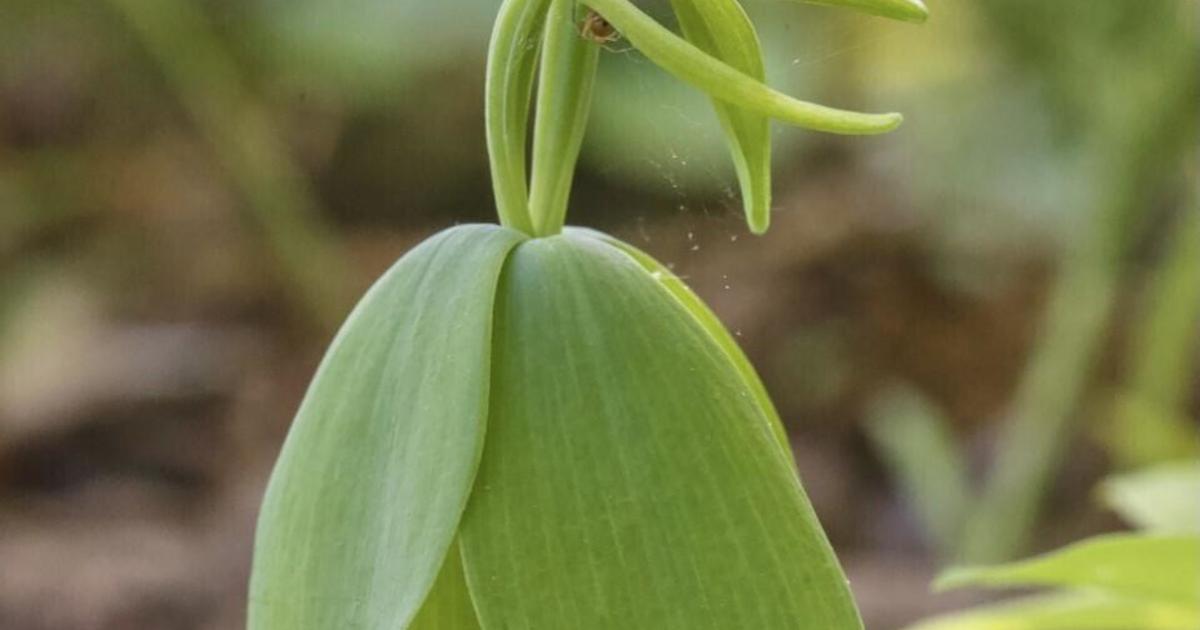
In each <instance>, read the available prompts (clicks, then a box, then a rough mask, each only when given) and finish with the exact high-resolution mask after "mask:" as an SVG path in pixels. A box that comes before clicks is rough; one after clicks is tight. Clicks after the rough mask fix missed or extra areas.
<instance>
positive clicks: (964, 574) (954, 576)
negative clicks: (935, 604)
mask: <svg viewBox="0 0 1200 630" xmlns="http://www.w3.org/2000/svg"><path fill="white" fill-rule="evenodd" d="M978 573H979V571H978V570H977V569H975V568H972V567H951V568H949V569H946V570H945V571H942V573H941V574H940V575H938V576H937V578H935V579H934V580H933V584H932V585H931V586H932V588H933V592H935V593H944V592H946V591H951V590H954V589H956V588H962V587H964V586H970V585H971V584H972V583H974V582H975V579H976V577H977V574H978Z"/></svg>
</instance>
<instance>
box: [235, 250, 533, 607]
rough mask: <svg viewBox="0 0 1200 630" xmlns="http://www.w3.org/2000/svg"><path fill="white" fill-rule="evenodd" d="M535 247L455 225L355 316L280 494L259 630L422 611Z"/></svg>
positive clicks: (323, 375) (451, 532)
mask: <svg viewBox="0 0 1200 630" xmlns="http://www.w3.org/2000/svg"><path fill="white" fill-rule="evenodd" d="M522 238H523V237H522V236H521V235H520V234H518V233H517V232H515V231H513V230H508V229H504V228H499V227H495V226H463V227H458V228H454V229H451V230H447V231H445V232H442V233H441V234H439V235H436V236H434V237H432V238H430V239H429V240H427V241H425V242H424V243H422V244H421V245H420V246H418V247H417V248H416V249H414V250H412V251H411V252H409V253H408V254H407V255H405V256H404V257H403V258H401V259H400V261H399V262H398V263H396V265H395V266H393V267H392V269H391V270H390V271H388V273H387V274H385V275H384V276H383V278H381V279H380V280H379V281H378V282H377V283H376V284H375V286H374V287H373V288H372V289H371V291H370V292H368V293H367V295H366V297H364V298H363V300H362V302H361V303H360V304H359V306H358V307H357V308H356V309H355V310H354V313H353V314H351V316H350V318H349V319H348V320H347V322H346V324H345V325H344V326H343V328H342V330H341V332H339V333H338V336H337V338H336V339H335V340H334V342H333V345H332V346H331V348H330V350H329V353H328V354H327V355H326V357H325V360H324V361H323V363H322V364H321V367H320V368H319V369H318V371H317V375H316V376H315V378H314V379H313V383H312V385H311V386H310V387H309V391H308V394H307V395H306V396H305V399H304V402H303V403H302V405H301V407H300V411H299V413H298V414H297V417H296V421H295V424H294V425H293V426H292V429H291V431H290V433H289V435H288V439H287V442H286V443H285V445H284V448H283V452H282V453H281V455H280V457H279V461H278V463H277V465H276V468H275V472H274V474H273V475H272V478H271V483H270V486H269V488H268V490H267V495H266V499H265V501H264V504H263V508H262V513H261V516H260V518H259V527H258V533H257V540H256V544H255V558H254V571H253V578H252V580H251V595H250V607H249V628H251V629H252V630H304V629H313V630H327V629H329V628H357V629H363V630H393V629H395V628H404V627H405V626H406V625H407V623H408V621H409V620H411V619H412V618H413V616H414V615H416V614H417V611H418V609H419V608H420V607H421V605H422V603H423V602H424V600H425V598H426V594H427V593H428V592H429V591H430V589H431V588H432V586H433V583H434V580H435V578H436V577H437V575H438V572H439V569H440V568H441V567H442V566H443V560H444V559H445V558H446V557H447V552H448V550H449V549H450V547H451V543H452V542H453V541H454V538H455V533H456V530H457V527H458V524H459V518H460V515H461V513H462V510H463V507H464V506H465V505H466V501H467V497H468V495H469V493H470V489H471V485H472V482H473V480H474V477H475V470H476V467H477V465H478V459H479V456H480V453H481V451H482V449H483V436H484V425H485V421H486V415H487V411H488V387H489V374H490V363H491V339H492V333H491V331H492V305H493V298H494V296H495V292H496V286H497V282H498V279H499V276H500V270H501V268H502V266H503V261H504V259H505V256H506V255H507V254H508V252H509V251H510V250H512V248H513V247H514V246H516V244H517V243H519V242H520V241H521V240H522Z"/></svg>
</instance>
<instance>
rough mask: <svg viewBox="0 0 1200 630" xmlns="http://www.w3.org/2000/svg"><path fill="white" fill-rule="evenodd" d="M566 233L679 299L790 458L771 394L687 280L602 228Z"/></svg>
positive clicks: (788, 447)
mask: <svg viewBox="0 0 1200 630" xmlns="http://www.w3.org/2000/svg"><path fill="white" fill-rule="evenodd" d="M568 233H570V234H576V235H579V236H582V237H590V238H594V239H598V240H601V241H604V242H605V243H608V244H609V245H611V246H613V247H615V248H617V249H619V250H621V251H623V252H625V253H626V254H627V255H629V257H630V258H632V259H633V260H634V261H635V262H636V263H637V264H639V265H641V267H642V269H645V270H646V272H647V273H649V274H650V277H651V278H652V279H653V280H654V281H656V282H658V283H659V284H661V285H662V287H663V288H664V289H666V290H667V291H668V292H669V293H670V294H671V296H672V297H674V298H675V299H676V301H678V302H679V304H680V306H683V308H684V309H685V310H686V311H687V312H688V313H689V314H690V315H691V316H692V318H693V319H695V321H696V323H697V324H699V325H700V327H701V328H703V329H704V330H705V331H706V332H707V333H708V334H709V336H710V337H712V340H713V341H714V342H716V343H717V345H718V346H720V347H721V349H722V350H724V351H725V354H726V356H728V357H729V360H730V361H733V363H734V365H735V366H737V369H738V372H739V373H740V374H741V376H742V380H743V381H744V382H745V385H746V387H747V388H749V389H750V391H751V392H752V393H753V394H754V398H755V400H757V401H758V405H759V407H760V408H761V409H762V410H763V414H764V415H765V416H766V418H767V421H768V423H769V424H770V426H771V431H772V432H773V433H774V434H775V440H776V441H777V442H778V443H779V447H780V448H781V449H783V453H784V456H785V457H786V458H787V460H788V461H789V462H793V458H792V446H791V444H790V443H788V436H787V430H786V429H785V428H784V426H783V420H781V419H780V418H779V412H778V411H776V410H775V404H774V403H773V402H771V397H770V396H769V395H768V394H767V388H766V387H765V386H763V383H762V379H760V378H758V372H756V371H755V370H754V366H753V365H752V364H751V363H750V359H748V358H746V353H744V352H742V348H741V346H739V345H738V343H737V341H735V340H734V338H733V335H730V334H729V331H728V330H726V329H725V325H724V324H722V323H721V319H720V318H719V317H717V315H716V314H715V313H713V312H712V310H711V309H709V308H708V305H707V304H705V303H704V300H701V299H700V297H699V296H698V295H696V294H695V293H693V292H692V290H691V289H690V288H688V285H687V283H685V282H684V281H683V280H681V279H680V278H679V276H677V275H675V272H674V271H671V270H670V269H667V268H666V267H665V266H663V265H662V264H661V263H659V262H658V261H657V260H655V259H654V258H653V257H652V256H650V255H649V254H647V253H646V252H643V251H642V250H640V249H638V248H636V247H634V246H633V245H630V244H629V243H626V242H624V241H622V240H619V239H616V238H613V237H611V236H609V235H608V234H605V233H603V232H599V231H596V230H590V229H586V228H568Z"/></svg>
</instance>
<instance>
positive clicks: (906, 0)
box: [895, 0, 929, 24]
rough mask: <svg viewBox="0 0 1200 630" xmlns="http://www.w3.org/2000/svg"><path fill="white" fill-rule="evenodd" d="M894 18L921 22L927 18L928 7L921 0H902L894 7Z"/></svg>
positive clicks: (916, 22) (915, 22)
mask: <svg viewBox="0 0 1200 630" xmlns="http://www.w3.org/2000/svg"><path fill="white" fill-rule="evenodd" d="M895 17H896V19H898V20H903V21H905V22H912V23H914V24H923V23H925V21H926V20H928V19H929V9H928V8H927V7H926V6H925V3H924V2H922V1H921V0H903V1H902V2H900V3H898V6H897V7H896V14H895Z"/></svg>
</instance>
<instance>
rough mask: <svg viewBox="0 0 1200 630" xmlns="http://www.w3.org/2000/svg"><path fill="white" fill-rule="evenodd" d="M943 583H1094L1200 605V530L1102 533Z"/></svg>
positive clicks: (960, 573)
mask: <svg viewBox="0 0 1200 630" xmlns="http://www.w3.org/2000/svg"><path fill="white" fill-rule="evenodd" d="M937 585H938V586H939V587H940V588H956V587H961V586H993V587H995V586H1003V587H1021V586H1061V587H1075V588H1092V589H1099V590H1102V591H1104V592H1107V593H1110V594H1112V595H1117V596H1123V597H1131V598H1140V599H1145V600H1149V601H1161V602H1168V603H1175V604H1183V605H1188V606H1200V536H1165V535H1164V536H1151V535H1142V534H1111V535H1107V536H1098V537H1096V538H1091V539H1088V540H1085V541H1082V542H1078V543H1075V544H1073V545H1069V546H1067V547H1064V548H1063V549H1060V550H1058V551H1055V552H1052V553H1048V554H1046V555H1044V556H1040V557H1037V558H1033V559H1030V560H1023V561H1020V562H1013V563H1010V564H1003V565H998V566H991V567H974V568H959V569H952V570H950V571H948V572H946V574H945V575H943V576H942V577H941V578H939V579H938V583H937Z"/></svg>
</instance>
